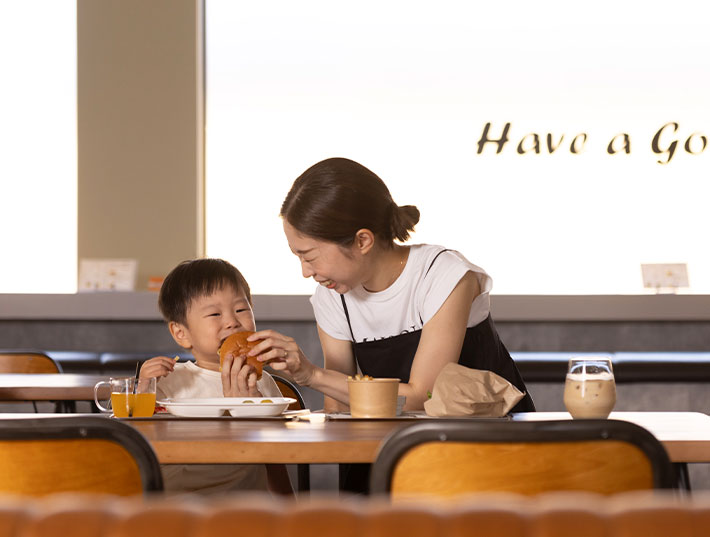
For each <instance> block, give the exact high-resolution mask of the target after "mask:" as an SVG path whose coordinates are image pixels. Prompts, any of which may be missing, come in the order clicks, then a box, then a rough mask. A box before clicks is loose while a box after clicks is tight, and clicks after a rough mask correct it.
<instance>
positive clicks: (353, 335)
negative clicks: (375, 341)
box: [340, 295, 355, 343]
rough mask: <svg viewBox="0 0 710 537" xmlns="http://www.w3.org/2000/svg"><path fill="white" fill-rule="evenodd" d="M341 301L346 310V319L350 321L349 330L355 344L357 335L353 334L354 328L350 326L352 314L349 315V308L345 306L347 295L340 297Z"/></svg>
mask: <svg viewBox="0 0 710 537" xmlns="http://www.w3.org/2000/svg"><path fill="white" fill-rule="evenodd" d="M340 301H341V302H342V303H343V309H344V310H345V319H347V321H348V328H349V329H350V337H352V338H353V343H355V334H353V327H352V325H351V324H350V314H349V313H348V306H347V304H345V295H340Z"/></svg>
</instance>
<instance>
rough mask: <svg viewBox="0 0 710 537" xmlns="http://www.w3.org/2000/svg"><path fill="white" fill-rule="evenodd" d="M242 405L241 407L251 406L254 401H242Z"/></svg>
mask: <svg viewBox="0 0 710 537" xmlns="http://www.w3.org/2000/svg"><path fill="white" fill-rule="evenodd" d="M242 404H243V405H253V404H254V401H252V400H251V399H247V400H246V401H242Z"/></svg>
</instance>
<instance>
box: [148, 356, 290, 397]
mask: <svg viewBox="0 0 710 537" xmlns="http://www.w3.org/2000/svg"><path fill="white" fill-rule="evenodd" d="M256 388H257V390H259V392H260V393H261V395H262V396H263V397H281V391H280V390H279V387H278V386H277V385H276V382H274V379H273V378H271V375H269V374H268V373H267V372H266V371H264V372H263V373H262V375H261V378H260V379H259V380H257V381H256ZM155 392H156V398H157V399H187V398H191V397H223V396H224V393H223V392H222V374H221V373H220V372H219V371H212V370H210V369H205V368H204V367H199V366H197V364H195V363H194V362H181V363H177V364H175V368H174V369H173V372H172V373H170V374H169V375H168V376H167V377H162V378H160V379H159V380H158V384H157V386H156V389H155Z"/></svg>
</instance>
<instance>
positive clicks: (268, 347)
mask: <svg viewBox="0 0 710 537" xmlns="http://www.w3.org/2000/svg"><path fill="white" fill-rule="evenodd" d="M258 340H261V341H259V344H258V345H257V346H256V347H254V348H253V349H252V350H251V351H250V352H249V355H250V356H258V360H259V361H261V362H268V363H269V367H271V368H272V369H273V370H274V371H285V372H286V373H288V375H289V376H290V377H291V378H292V379H293V380H294V381H295V382H296V383H297V384H300V385H301V386H310V385H311V383H312V381H313V376H314V375H315V373H316V371H317V370H318V367H316V366H315V365H313V364H312V363H311V362H310V361H309V360H308V358H307V357H306V355H305V354H303V351H301V348H300V347H299V346H298V344H297V343H296V341H295V340H294V339H293V338H290V337H288V336H284V335H283V334H279V333H278V332H276V331H275V330H261V331H259V332H256V333H255V334H254V335H252V336H249V338H248V341H258Z"/></svg>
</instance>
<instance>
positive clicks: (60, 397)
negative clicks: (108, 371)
mask: <svg viewBox="0 0 710 537" xmlns="http://www.w3.org/2000/svg"><path fill="white" fill-rule="evenodd" d="M102 380H108V377H107V376H105V375H77V374H70V373H57V374H31V375H25V374H18V373H11V374H3V375H0V401H93V400H94V386H95V385H96V383H97V382H99V381H102ZM99 394H100V395H101V396H102V397H105V398H106V399H108V396H109V389H108V386H106V387H105V390H100V391H99Z"/></svg>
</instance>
